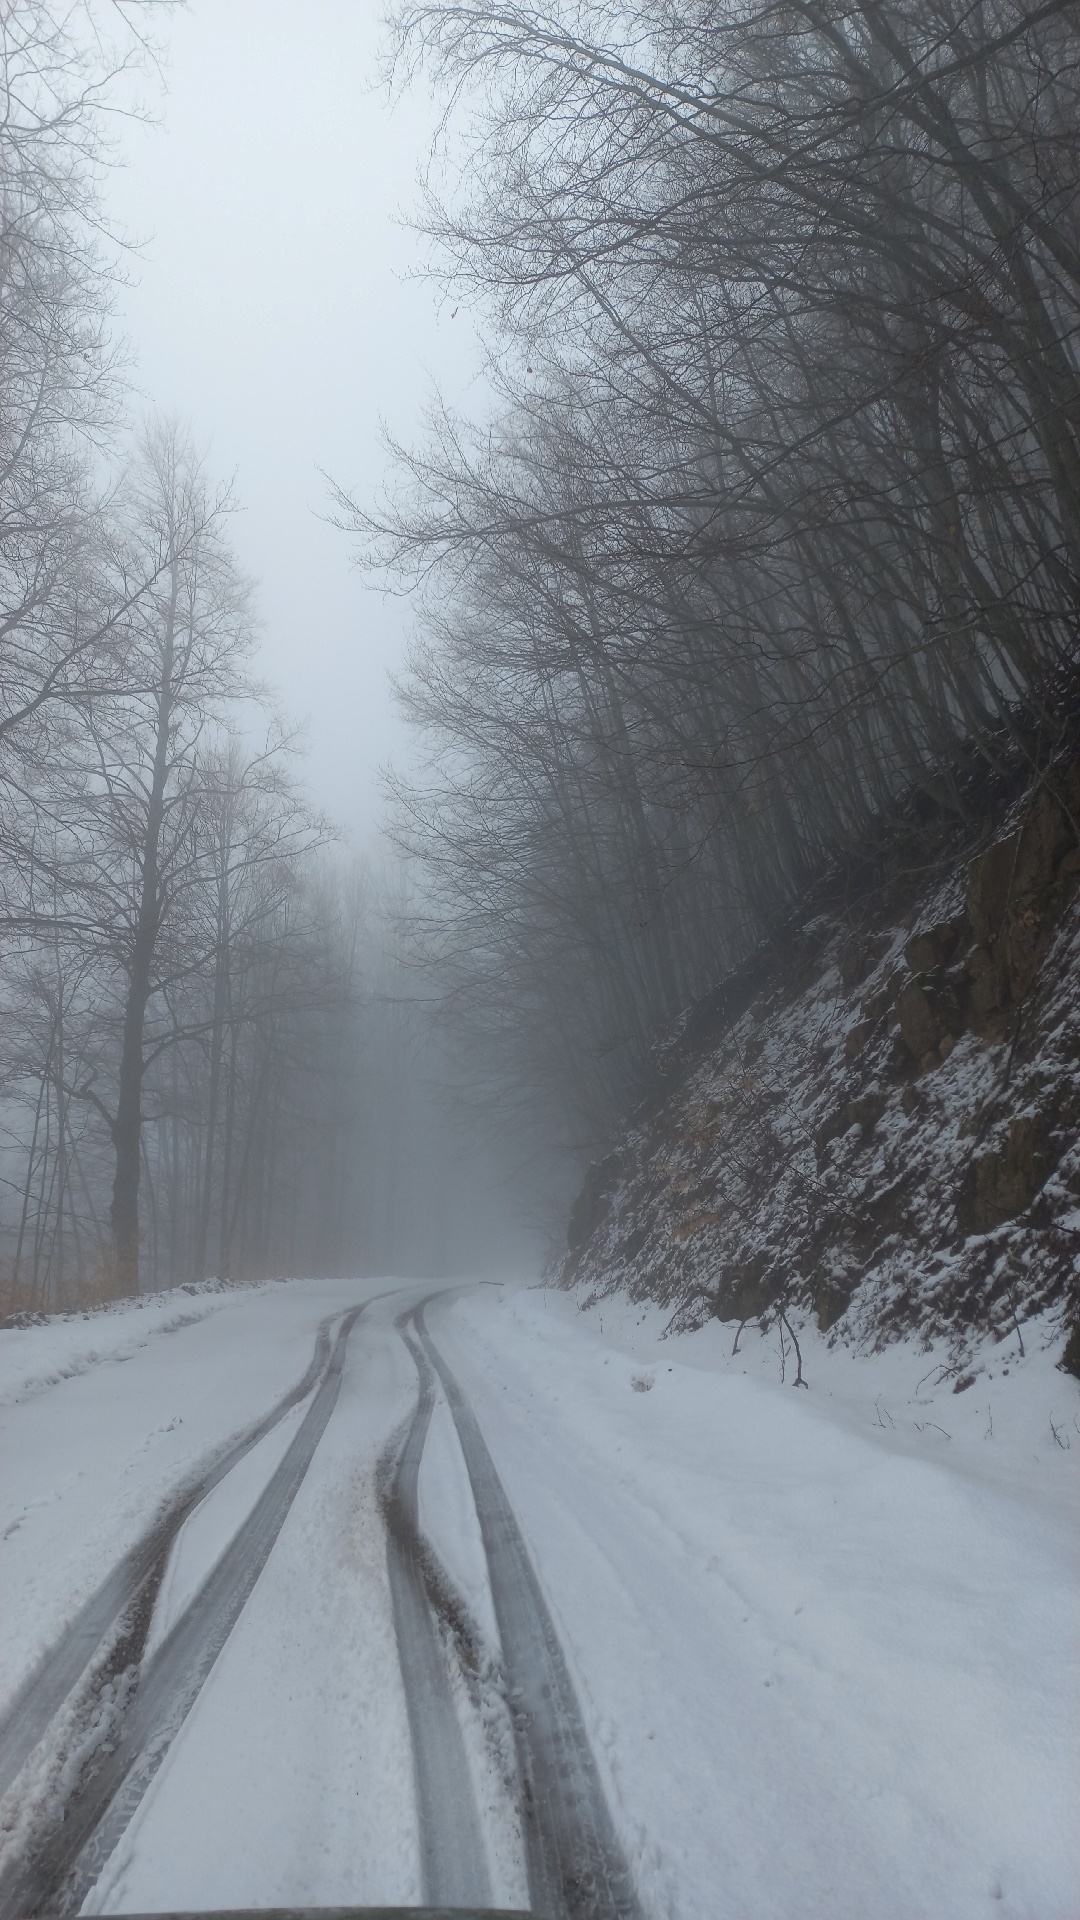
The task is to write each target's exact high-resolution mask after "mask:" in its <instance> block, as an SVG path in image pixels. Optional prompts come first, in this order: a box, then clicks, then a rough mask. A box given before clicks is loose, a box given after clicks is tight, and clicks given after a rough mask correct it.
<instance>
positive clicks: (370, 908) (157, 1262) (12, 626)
mask: <svg viewBox="0 0 1080 1920" xmlns="http://www.w3.org/2000/svg"><path fill="white" fill-rule="evenodd" d="M105 11H106V13H108V12H110V10H109V9H106V10H105ZM143 11H144V12H151V13H152V12H153V9H152V8H150V9H144V10H143ZM108 24H110V22H109V21H106V25H108ZM113 24H115V23H113ZM136 24H138V23H136ZM100 25H101V20H100V10H98V16H97V17H95V12H94V9H93V8H90V9H89V10H87V9H84V8H81V7H76V8H74V9H69V8H66V7H58V6H55V5H52V4H50V3H49V0H19V3H18V4H16V5H13V6H8V7H4V8H3V10H2V12H0V92H2V95H3V100H4V112H3V115H2V117H0V1001H2V1007H3V1018H2V1026H0V1308H2V1309H3V1311H6V1312H11V1311H16V1312H26V1311H40V1310H47V1311H52V1310H56V1309H63V1308H68V1309H70V1308H71V1307H75V1306H79V1305H83V1304H87V1303H89V1302H92V1301H95V1300H100V1299H108V1298H111V1297H115V1296H123V1295H128V1294H133V1293H137V1292H139V1291H140V1289H141V1290H143V1291H146V1290H153V1289H156V1288H158V1287H162V1286H167V1285H176V1284H184V1283H187V1282H191V1281H201V1280H203V1279H204V1278H206V1277H208V1276H216V1277H221V1278H252V1277H267V1276H273V1275H277V1274H290V1273H297V1272H300V1273H312V1272H320V1273H342V1272H348V1273H353V1272H356V1271H358V1270H361V1269H363V1270H370V1269H372V1268H373V1269H374V1270H387V1269H389V1270H396V1269H397V1268H402V1267H403V1268H406V1269H412V1270H418V1271H431V1270H434V1271H441V1270H442V1269H443V1268H444V1267H445V1266H446V1264H447V1263H451V1264H452V1262H453V1261H454V1260H455V1259H458V1258H460V1257H461V1241H462V1234H463V1233H464V1235H465V1240H466V1242H468V1239H469V1228H468V1220H467V1215H468V1208H469V1206H470V1201H471V1193H472V1189H471V1187H470V1185H469V1178H470V1175H469V1173H468V1172H466V1174H465V1176H464V1190H463V1191H459V1188H461V1186H462V1179H463V1176H462V1173H461V1169H460V1167H459V1166H457V1165H456V1163H455V1155H454V1153H453V1151H452V1150H451V1149H450V1146H449V1144H448V1142H447V1139H446V1127H447V1122H446V1116H445V1113H444V1112H443V1110H442V1108H441V1107H440V1104H439V1084H438V1083H439V1076H440V1072H441V1068H440V1063H439V1062H438V1061H437V1060H436V1059H434V1057H433V1056H432V1052H431V1048H430V1046H429V1045H428V1044H427V1042H426V1041H425V1038H424V1028H423V1021H422V1018H421V1015H420V1011H419V1001H418V998H417V994H418V988H417V984H416V981H415V979H414V978H413V976H412V975H411V974H410V972H409V971H408V968H407V967H403V965H402V964H401V962H400V960H399V958H398V950H399V943H398V939H397V931H396V929H397V927H398V924H399V922H400V920H401V916H402V908H403V904H404V900H405V898H406V895H407V891H408V881H407V878H406V876H405V875H404V874H403V872H402V870H401V869H400V867H399V866H398V865H396V864H395V863H394V861H393V860H392V859H391V858H390V857H388V856H383V855H382V854H381V853H380V852H379V850H378V848H375V849H374V850H371V851H368V852H364V851H363V850H361V851H360V852H355V851H354V852H350V851H349V850H348V848H347V847H345V846H343V845H342V844H340V841H339V839H338V836H337V835H336V833H335V830H334V828H333V825H332V823H330V822H328V821H327V820H325V819H323V818H322V817H320V816H319V815H318V813H317V812H316V811H315V810H314V809H313V807H312V805H311V803H310V801H309V800H308V798H307V796H306V792H305V787H304V782H303V772H304V769H303V763H302V757H301V753H300V747H301V744H302V743H301V742H300V741H299V740H298V738H297V731H296V729H295V727H294V726H293V725H292V723H291V722H290V721H289V719H288V718H287V717H283V715H282V714H281V712H280V711H279V710H278V706H277V703H276V701H275V699H274V697H273V696H272V694H271V693H269V692H268V691H267V690H266V689H265V688H264V687H263V686H262V685H261V684H260V679H259V674H258V657H257V655H258V638H259V626H258V614H257V608H256V604H255V588H254V585H253V583H251V582H249V581H248V580H246V579H245V578H244V577H243V574H242V572H241V569H240V567H239V565H238V562H237V560H236V557H235V552H234V549H233V545H232V542H231V529H232V523H233V516H234V513H235V511H236V509H237V506H238V502H237V501H236V500H235V499H234V498H233V496H232V493H231V490H230V488H229V487H228V486H226V485H223V484H220V483H219V482H218V481H217V479H216V478H215V477H214V475H213V473H212V472H211V471H210V470H209V468H208V464H207V462H206V460H205V458H204V456H203V455H202V454H201V452H200V450H199V444H198V440H197V436H196V433H195V431H194V430H193V429H190V428H188V427H187V426H186V425H184V424H182V423H179V422H177V421H175V420H170V419H167V418H159V417H149V418H143V417H141V416H140V412H139V407H138V404H137V402H136V401H135V400H134V399H133V392H132V380H131V370H130V367H129V365H128V364H126V360H125V351H124V347H123V343H122V341H120V339H119V336H118V332H117V328H116V326H115V324H114V304H115V293H116V289H117V286H118V283H119V279H120V276H121V275H122V274H123V273H124V272H125V271H126V270H127V265H128V262H127V260H126V258H125V256H124V254H123V251H122V249H121V247H120V246H119V244H117V243H116V241H115V240H114V237H113V235H112V234H111V230H110V227H109V219H108V214H109V207H108V196H107V187H108V180H109V168H110V163H111V157H112V156H111V152H110V145H109V137H110V130H109V126H108V120H107V106H108V103H109V101H110V99H115V97H116V93H117V89H118V87H120V86H121V85H122V83H123V81H124V79H125V75H126V73H127V72H128V71H129V70H130V69H131V68H132V67H133V65H134V64H135V63H136V62H138V61H139V60H141V59H142V57H143V51H144V49H143V43H142V39H141V38H140V34H139V33H138V32H134V33H133V32H125V33H120V34H116V35H114V37H113V40H112V41H111V42H106V41H104V40H103V39H102V38H101V35H100V32H99V31H97V30H96V29H99V28H100ZM92 29H95V30H92ZM342 564H343V566H344V565H345V564H346V559H345V556H344V555H343V561H342ZM302 640H303V635H297V644H298V645H300V644H302ZM455 1236H456V1238H455ZM473 1238H474V1239H475V1235H474V1236H473Z"/></svg>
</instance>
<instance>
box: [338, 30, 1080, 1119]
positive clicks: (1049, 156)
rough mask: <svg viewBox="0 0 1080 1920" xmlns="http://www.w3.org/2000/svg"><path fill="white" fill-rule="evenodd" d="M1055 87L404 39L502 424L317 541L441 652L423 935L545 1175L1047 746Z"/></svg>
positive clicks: (422, 678)
mask: <svg viewBox="0 0 1080 1920" xmlns="http://www.w3.org/2000/svg"><path fill="white" fill-rule="evenodd" d="M1078 57H1080V22H1078V16H1077V12H1076V8H1075V6H1073V5H1068V4H1063V3H1062V4H1059V3H1057V0H1049V4H1041V3H1040V4H1034V3H1032V0H977V4H974V5H972V4H969V0H841V4H827V5H823V4H819V3H818V0H784V3H783V4H771V0H770V3H769V4H760V3H759V0H693V4H691V5H688V6H683V5H669V4H667V0H648V3H647V4H634V0H627V4H625V5H614V4H611V5H608V4H603V3H602V0H574V3H573V4H566V5H563V4H562V0H552V4H551V5H549V6H547V7H545V8H544V9H540V8H538V7H534V6H531V5H528V4H517V3H516V0H510V4H506V5H500V6H498V7H493V6H489V5H487V4H484V0H453V3H452V4H451V0H406V4H404V5H402V6H400V7H399V8H398V10H397V13H396V15H395V19H394V23H393V41H392V54H391V61H392V66H393V70H394V72H395V74H396V75H397V77H398V79H399V80H402V81H408V80H410V79H411V78H413V77H414V76H415V75H416V74H417V73H419V72H421V71H426V72H427V74H428V75H429V76H431V77H434V79H435V80H436V82H437V83H438V84H439V85H441V86H442V87H443V88H444V89H445V92H446V97H447V99H448V102H449V103H450V112H449V117H448V127H449V132H448V134H447V138H446V141H445V142H444V145H443V148H442V150H441V152H440V154H439V155H438V156H437V157H436V163H435V165H434V166H433V168H432V171H431V178H430V183H429V194H428V199H427V203H426V208H425V211H424V215H423V220H424V225H425V228H426V230H427V232H428V234H429V236H430V239H431V242H432V257H433V267H432V271H433V273H434V274H435V275H436V277H440V276H441V278H442V279H443V281H444V283H445V288H446V298H447V305H448V308H450V307H452V306H453V305H456V304H457V303H458V302H465V303H468V304H469V305H470V306H471V309H472V311H473V312H474V314H475V315H476V317H477V319H478V323H479V325H480V326H481V328H482V329H484V330H485V337H486V339H487V341H488V343H489V345H490V367H489V381H490V392H491V396H492V399H491V406H490V410H489V413H488V415H487V417H485V418H484V419H483V420H479V421H473V422H470V421H469V420H466V419H462V418H460V417H455V416H454V415H452V414H451V412H450V411H449V410H448V409H446V408H441V409H436V410H435V411H434V412H433V415H432V418H431V423H430V432H429V433H428V435H427V437H426V439H425V440H424V441H423V443H422V444H421V445H420V446H418V447H412V448H400V447H399V448H397V449H396V454H397V470H396V471H397V478H396V480H395V481H394V483H393V485H392V488H391V490H390V493H389V495H388V497H387V499H386V500H385V501H384V504H383V506H382V508H381V509H380V510H378V511H375V512H372V511H371V510H369V509H368V510H365V508H364V507H363V505H362V503H361V504H357V503H356V502H354V501H351V500H350V499H349V498H348V497H347V496H345V495H344V494H343V495H342V496H341V498H340V500H339V510H340V515H341V519H342V521H343V523H344V524H346V525H348V526H351V527H352V529H353V530H354V531H355V533H356V534H357V535H358V536H359V545H360V548H361V550H362V553H363V556H364V558H365V559H366V560H367V561H368V562H369V563H370V564H372V565H375V566H376V567H382V568H384V569H386V571H387V575H388V577H389V578H390V579H391V580H392V581H394V582H395V583H396V584H398V585H399V586H402V587H405V588H410V589H415V590H416V592H417V594H418V599H419V604H420V608H421V615H422V622H423V631H422V635H421V637H420V639H419V641H418V643H417V645H416V647H415V649H414V652H413V656H412V660H411V664H410V667H409V670H408V673H407V675H406V677H405V680H404V686H403V697H404V700H405V703H406V707H407V709H408V712H409V713H410V715H411V717H412V719H413V720H414V721H415V723H416V726H417V728H418V730H419V734H420V737H421V739H422V741H423V743H424V745H425V749H426V752H425V757H424V760H423V764H422V768H421V771H420V773H419V774H418V775H417V776H416V777H414V778H410V779H408V780H406V781H402V782H400V783H399V784H398V788H397V815H396V818H397V833H398V836H399V840H400V842H401V844H402V845H403V846H404V847H405V849H406V850H407V851H408V853H409V854H410V856H411V857H413V858H414V859H415V860H416V861H417V862H418V863H420V865H421V866H422V868H423V870H424V872H425V874H426V889H427V890H426V893H425V895H424V898H425V902H426V913H425V920H424V924H423V925H422V927H421V928H420V929H419V930H420V933H421V935H422V938H423V940H424V941H425V942H426V943H427V946H428V950H429V951H432V952H434V953H435V954H436V955H437V957H438V964H439V966H440V968H441V970H442V973H443V978H444V981H445V982H446V988H445V990H446V994H447V1004H448V1006H449V1007H450V1009H451V1010H452V1012H453V1015H454V1018H455V1019H456V1020H457V1022H458V1023H459V1028H460V1031H461V1032H462V1034H463V1035H464V1036H467V1038H468V1044H469V1047H470V1049H471V1052H472V1055H473V1057H474V1059H477V1060H479V1059H486V1060H487V1061H488V1063H489V1065H490V1071H491V1073H492V1076H493V1081H494V1082H501V1084H502V1085H503V1087H504V1088H505V1089H506V1090H507V1092H508V1095H509V1093H510V1092H511V1091H514V1090H516V1092H517V1093H518V1095H520V1092H521V1089H522V1088H526V1089H528V1090H529V1095H530V1098H532V1099H534V1100H535V1101H536V1102H538V1103H539V1104H541V1105H544V1106H545V1107H546V1111H547V1112H548V1113H550V1114H553V1115H554V1116H556V1117H557V1119H558V1123H559V1125H560V1126H561V1128H562V1130H563V1133H564V1135H565V1136H566V1137H576V1138H577V1139H578V1140H583V1139H584V1140H592V1141H597V1140H602V1139H603V1138H605V1137H609V1136H610V1134H611V1131H612V1128H613V1124H614V1122H615V1120H616V1118H617V1117H618V1116H619V1115H620V1114H622V1113H624V1112H625V1109H626V1106H627V1103H628V1102H629V1101H631V1100H632V1099H633V1097H634V1096H635V1094H637V1093H638V1092H639V1091H640V1089H641V1088H642V1086H643V1084H644V1083H645V1080H646V1078H647V1075H648V1071H649V1048H650V1045H651V1043H652V1041H653V1040H654V1038H655V1036H656V1034H657V1032H658V1030H659V1029H661V1028H662V1027H663V1026H664V1024H665V1023H667V1022H670V1021H671V1019H672V1018H673V1017H674V1016H676V1015H677V1014H678V1013H679V1012H680V1010H681V1009H683V1008H684V1007H685V1006H686V1005H687V1003H688V1002H689V1001H690V1000H692V999H693V998H694V997H695V996H696V995H699V994H701V993H702V992H704V991H705V990H707V989H708V988H710V987H712V986H713V985H714V984H715V983H716V982H717V980H718V979H719V978H720V977H721V976H722V975H723V974H724V973H725V971H726V970H727V969H728V968H730V967H731V966H732V965H733V964H735V963H737V962H738V961H740V959H742V958H743V957H744V956H745V955H746V954H747V953H748V952H749V951H750V950H751V949H752V948H753V947H754V946H755V945H756V944H757V943H758V942H759V941H760V940H761V939H762V938H763V937H769V936H772V935H774V934H775V932H776V930H777V929H778V927H780V926H781V925H782V924H783V922H784V919H785V916H786V915H787V914H788V913H789V912H790V910H791V904H792V902H793V901H794V900H795V899H797V898H798V897H799V896H800V894H801V893H802V891H803V890H804V889H805V887H806V886H807V884H808V882H809V881H811V880H812V879H813V878H814V876H815V875H817V874H819V873H820V872H821V871H822V869H823V867H825V866H826V865H827V864H828V863H829V862H831V861H833V860H834V859H836V858H837V857H838V856H841V855H843V854H845V852H846V851H847V850H850V849H851V848H852V847H855V846H858V845H860V844H865V843H867V842H868V841H874V840H879V841H880V838H881V836H882V834H883V832H885V831H886V829H887V823H888V821H889V819H890V815H891V813H894V812H895V808H896V806H897V805H898V803H899V802H901V801H902V800H904V799H905V798H910V797H911V796H913V795H915V796H917V795H923V796H929V797H930V799H931V800H932V802H933V804H934V805H935V806H937V807H940V808H944V809H945V810H946V811H948V812H950V813H953V814H955V815H956V817H957V818H958V819H965V818H967V819H970V818H972V817H973V816H974V817H977V815H978V811H979V806H980V802H979V799H978V795H979V792H980V774H981V773H985V771H986V770H988V769H993V768H996V767H1000V766H1001V765H1002V764H1004V763H1006V762H1009V761H1011V760H1013V759H1014V758H1015V756H1016V755H1021V756H1024V755H1026V756H1028V757H1029V758H1030V759H1031V760H1032V761H1033V763H1035V764H1039V765H1041V764H1043V763H1044V762H1045V760H1046V757H1047V756H1048V755H1049V753H1050V752H1051V751H1052V749H1053V746H1054V743H1055V740H1056V739H1057V737H1058V731H1059V728H1060V726H1061V725H1062V724H1063V721H1064V711H1065V708H1066V706H1068V705H1069V704H1070V703H1071V702H1072V699H1073V688H1074V681H1073V675H1074V670H1075V664H1076V652H1077V614H1078V563H1080V383H1078V362H1077V345H1078V332H1077V329H1078V322H1080V307H1078V293H1080V248H1078V241H1080V230H1078V216H1080V199H1078V166H1080V140H1078V130H1080V117H1078V106H1080V97H1078V90H1080V68H1078ZM1066 695H1067V696H1068V697H1067V698H1066Z"/></svg>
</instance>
